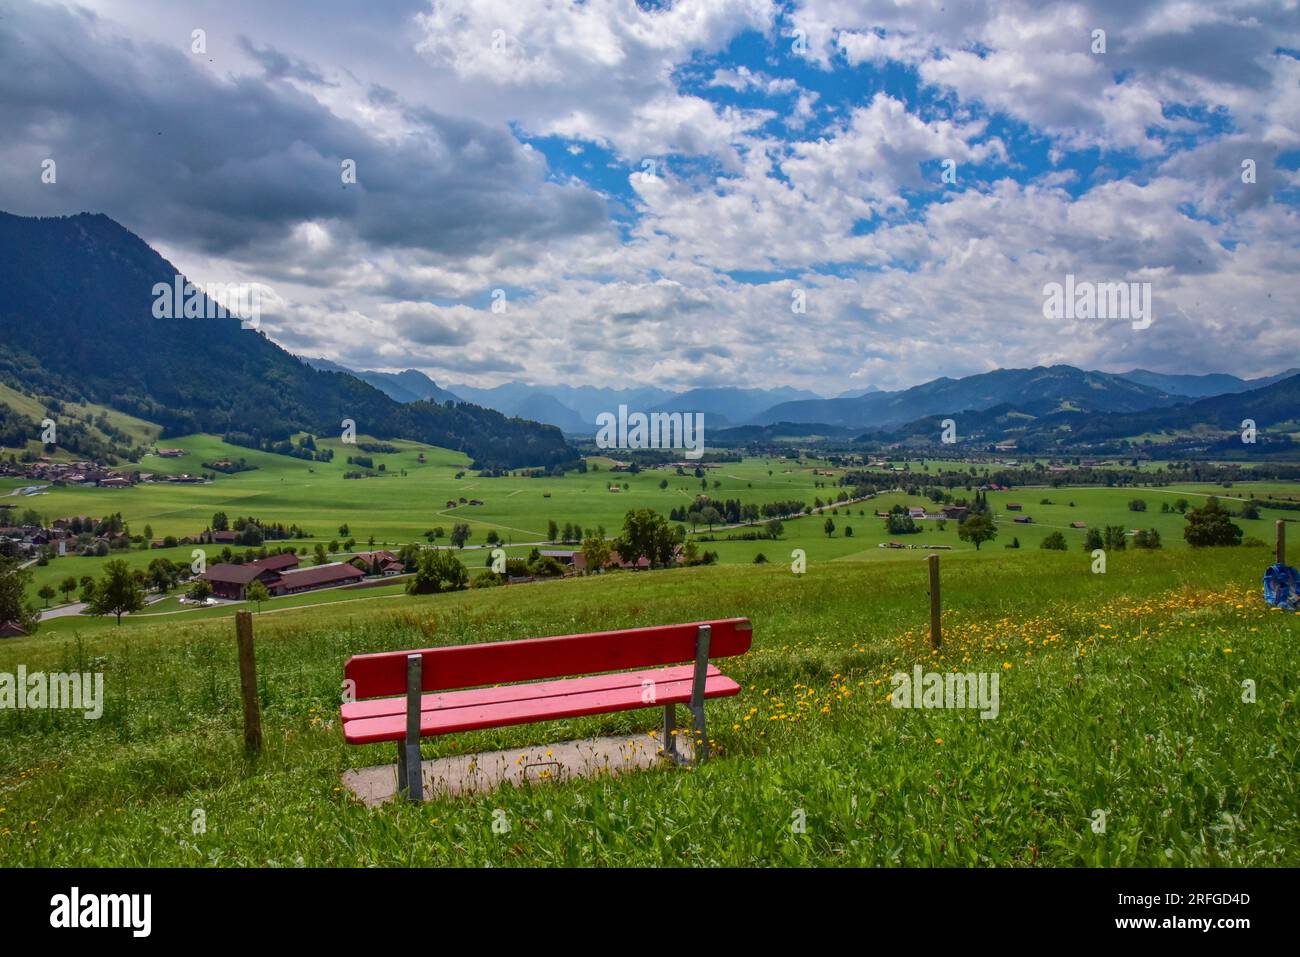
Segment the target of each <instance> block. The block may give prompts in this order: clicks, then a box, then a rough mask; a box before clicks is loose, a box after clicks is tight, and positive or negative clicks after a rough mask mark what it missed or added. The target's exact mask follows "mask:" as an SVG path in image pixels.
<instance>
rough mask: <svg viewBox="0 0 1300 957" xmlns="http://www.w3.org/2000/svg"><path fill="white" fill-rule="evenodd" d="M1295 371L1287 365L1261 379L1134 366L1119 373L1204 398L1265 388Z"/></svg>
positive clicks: (1161, 389) (1173, 393) (1299, 371)
mask: <svg viewBox="0 0 1300 957" xmlns="http://www.w3.org/2000/svg"><path fill="white" fill-rule="evenodd" d="M1296 373H1300V369H1288V370H1286V371H1285V372H1279V373H1278V374H1277V375H1270V376H1262V377H1261V378H1258V379H1241V378H1238V377H1237V376H1235V375H1228V374H1226V373H1221V372H1220V373H1210V374H1209V375H1166V374H1165V373H1162V372H1148V371H1147V370H1146V369H1134V370H1133V371H1132V372H1120V373H1118V375H1120V376H1121V377H1122V378H1125V379H1128V380H1129V381H1130V382H1137V383H1139V384H1140V385H1146V386H1150V387H1151V388H1153V389H1159V390H1160V391H1162V392H1168V393H1169V394H1170V395H1182V396H1188V397H1189V398H1193V399H1201V398H1205V397H1207V396H1212V395H1229V394H1232V393H1235V392H1248V391H1250V390H1252V389H1262V388H1264V386H1268V385H1272V384H1273V383H1274V382H1281V381H1282V380H1283V379H1287V378H1290V377H1291V376H1293V375H1295V374H1296Z"/></svg>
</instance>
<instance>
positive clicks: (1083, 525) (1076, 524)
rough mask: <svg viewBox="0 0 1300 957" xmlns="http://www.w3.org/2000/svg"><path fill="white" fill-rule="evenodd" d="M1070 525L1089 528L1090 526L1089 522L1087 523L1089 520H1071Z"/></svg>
mask: <svg viewBox="0 0 1300 957" xmlns="http://www.w3.org/2000/svg"><path fill="white" fill-rule="evenodd" d="M1070 527H1071V528H1087V527H1088V523H1087V522H1071V523H1070Z"/></svg>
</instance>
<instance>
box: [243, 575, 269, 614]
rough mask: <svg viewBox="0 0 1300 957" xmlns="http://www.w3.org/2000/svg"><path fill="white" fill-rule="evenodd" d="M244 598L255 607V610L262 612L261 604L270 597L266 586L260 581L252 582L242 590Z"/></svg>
mask: <svg viewBox="0 0 1300 957" xmlns="http://www.w3.org/2000/svg"><path fill="white" fill-rule="evenodd" d="M244 597H245V598H246V599H248V600H249V601H251V602H253V603H254V604H255V605H257V610H258V611H261V610H262V602H264V601H268V600H269V599H270V597H271V593H270V591H268V590H267V587H266V585H264V584H263V583H262V582H260V581H256V580H254V581H253V583H252V584H250V585H249V586H248V587H247V588H245V589H244Z"/></svg>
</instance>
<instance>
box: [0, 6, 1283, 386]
mask: <svg viewBox="0 0 1300 957" xmlns="http://www.w3.org/2000/svg"><path fill="white" fill-rule="evenodd" d="M5 8H6V10H5V17H4V19H3V20H0V122H3V123H4V126H5V128H6V130H8V131H10V133H9V135H7V137H6V139H5V141H4V142H3V143H0V170H3V172H4V173H5V175H4V176H3V178H0V209H5V210H8V211H11V212H16V213H22V214H26V215H62V214H69V213H75V212H79V211H81V210H92V211H96V212H105V213H107V214H108V215H110V216H113V217H114V218H116V219H118V220H119V221H121V222H122V223H123V224H124V225H126V226H128V227H129V228H131V229H133V230H135V231H136V232H138V233H139V234H140V235H141V236H142V237H143V238H144V239H145V240H146V241H148V242H150V243H151V244H152V245H154V246H155V247H156V248H158V249H159V250H160V251H161V252H163V254H164V255H166V256H167V257H168V258H169V259H171V261H172V262H174V263H175V264H176V265H177V267H178V268H179V269H181V270H182V271H184V272H185V273H186V274H187V275H189V276H191V277H192V278H195V279H197V280H199V281H206V282H256V283H258V284H260V288H263V289H264V290H265V292H266V299H265V301H266V302H267V303H268V305H266V306H265V307H264V308H263V310H262V313H263V329H264V330H265V331H266V332H267V333H268V334H269V335H271V336H272V337H273V338H275V339H276V340H277V341H279V342H281V344H283V345H285V346H286V348H290V349H292V350H293V351H296V352H299V353H301V354H306V355H312V356H318V355H319V356H324V357H327V358H331V359H334V360H336V361H339V362H343V363H345V364H348V365H352V366H354V367H357V368H377V369H390V370H400V369H403V368H408V367H413V368H418V369H421V370H423V371H425V372H427V373H428V374H430V375H431V376H433V377H434V378H435V379H437V380H438V381H440V382H449V381H450V382H466V383H470V384H473V385H480V386H487V385H493V384H497V383H499V382H502V381H506V380H509V379H521V380H526V381H533V382H570V383H574V384H582V383H591V384H596V385H620V384H629V383H632V382H635V383H651V384H654V385H658V386H661V387H664V388H669V389H679V390H684V389H688V388H692V387H696V386H704V385H719V384H735V385H744V386H772V385H791V386H797V387H801V388H806V389H812V390H815V391H818V392H821V393H823V394H837V393H840V392H843V391H846V390H859V389H861V390H865V389H866V388H868V387H870V386H876V387H881V388H898V387H904V386H907V385H911V384H914V383H917V382H920V381H924V380H927V379H930V378H934V377H936V376H940V375H954V376H955V375H962V374H969V373H973V372H981V371H986V370H988V369H992V368H996V367H998V366H1031V365H1036V364H1046V363H1052V362H1068V363H1072V364H1075V365H1079V366H1083V367H1087V368H1100V369H1105V370H1109V371H1121V370H1127V369H1130V368H1134V367H1146V368H1151V369H1156V370H1158V371H1165V372H1209V371H1228V372H1234V373H1238V374H1242V375H1254V374H1261V373H1270V372H1274V371H1278V370H1280V369H1282V368H1285V367H1287V366H1290V365H1294V364H1295V356H1296V349H1295V345H1294V343H1295V340H1296V332H1297V316H1296V305H1295V303H1296V301H1297V296H1296V292H1297V291H1298V290H1297V280H1296V278H1295V277H1296V275H1297V266H1300V261H1297V260H1298V259H1300V254H1298V252H1297V250H1298V249H1300V230H1298V222H1300V221H1298V219H1297V215H1298V210H1297V206H1298V204H1300V107H1298V104H1300V95H1297V94H1300V58H1298V57H1297V51H1298V50H1300V17H1297V16H1296V9H1295V5H1294V3H1254V2H1235V0H1228V2H1223V3H1214V4H1209V3H1206V4H1195V3H1183V2H1172V0H1168V2H1167V0H1131V2H1124V3H1119V2H1116V0H1092V2H1083V3H1062V4H1039V3H1027V2H1026V3H1019V2H1005V3H998V4H993V3H983V2H973V3H969V4H962V5H951V4H950V3H948V2H946V0H934V2H929V0H920V2H917V3H913V4H908V5H898V4H895V3H893V2H876V0H793V2H784V3H773V2H770V0H688V2H681V0H679V2H676V3H660V4H654V5H650V4H642V5H640V6H638V5H636V4H634V3H632V2H631V0H587V2H582V3H576V2H569V0H554V2H551V3H547V4H542V3H537V4H522V5H521V4H519V3H517V2H514V0H509V2H508V0H476V2H469V0H419V2H417V0H389V2H385V3H378V4H372V5H369V6H368V7H365V8H358V7H357V5H356V4H352V3H347V2H344V0H322V2H319V3H314V4H307V3H276V4H266V3H259V2H252V0H224V2H207V0H198V2H162V0H133V2H129V3H128V2H119V0H89V2H86V3H84V4H82V5H69V4H64V3H61V2H52V0H51V2H39V3H38V2H10V3H7V4H6V5H5ZM1099 30H1100V31H1104V44H1103V45H1101V46H1099V43H1098V33H1097V31H1099ZM200 34H201V36H202V42H201V43H197V42H196V39H195V38H196V37H198V36H199V35H200ZM199 46H201V47H202V49H201V50H200V49H198V48H197V47H199ZM48 158H53V159H56V160H57V161H58V163H59V177H58V181H57V183H42V182H41V181H40V179H39V170H40V164H41V162H42V161H43V160H45V159H48ZM345 159H352V160H354V161H355V162H356V164H357V169H358V183H356V184H355V185H352V186H349V187H348V189H346V190H344V189H341V188H340V183H339V180H338V170H339V164H340V163H341V162H342V161H343V160H345ZM1244 163H1245V164H1250V165H1251V166H1252V167H1253V171H1254V172H1253V181H1251V182H1247V181H1244V180H1245V179H1246V177H1244V176H1243V164H1244ZM945 169H950V170H951V171H953V173H955V177H953V181H951V182H946V181H945V180H944V178H943V173H944V170H945ZM1067 274H1073V275H1075V276H1076V277H1078V278H1079V279H1081V280H1093V281H1098V282H1119V281H1133V282H1138V281H1141V282H1150V283H1151V284H1152V289H1153V300H1154V303H1155V314H1154V321H1153V322H1152V325H1151V326H1150V328H1147V329H1143V330H1134V329H1133V328H1132V326H1131V324H1130V323H1127V322H1101V321H1091V322H1088V321H1082V322H1081V321H1074V320H1067V321H1062V320H1052V319H1048V318H1046V317H1044V315H1043V312H1042V302H1043V292H1042V289H1043V286H1044V284H1045V283H1049V282H1059V281H1062V280H1063V279H1064V277H1065V276H1066V275H1067ZM496 290H499V291H500V292H499V293H497V298H498V299H500V298H502V297H504V302H505V304H506V306H507V308H506V310H505V311H504V312H494V311H493V310H492V308H491V307H492V303H493V301H494V297H493V294H494V291H496ZM795 302H799V303H801V304H802V306H803V308H802V309H797V308H793V306H792V304H793V303H795Z"/></svg>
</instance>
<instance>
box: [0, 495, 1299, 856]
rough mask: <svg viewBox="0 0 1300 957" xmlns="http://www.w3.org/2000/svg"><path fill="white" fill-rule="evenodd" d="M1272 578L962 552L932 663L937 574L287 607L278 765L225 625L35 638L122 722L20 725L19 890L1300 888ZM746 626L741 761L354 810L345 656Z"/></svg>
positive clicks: (271, 628) (259, 626) (1282, 628)
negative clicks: (107, 876)
mask: <svg viewBox="0 0 1300 957" xmlns="http://www.w3.org/2000/svg"><path fill="white" fill-rule="evenodd" d="M1078 507H1082V506H1078ZM987 548H988V546H986V549H987ZM1270 555H1271V553H1270V551H1269V549H1268V548H1265V547H1239V548H1226V549H1206V550H1200V551H1196V552H1193V551H1191V550H1190V549H1177V548H1168V549H1165V550H1162V551H1156V552H1136V551H1127V552H1121V553H1117V554H1114V555H1112V556H1111V557H1110V561H1109V568H1108V571H1107V573H1106V574H1104V575H1094V574H1091V573H1090V572H1089V570H1088V567H1087V565H1086V563H1084V562H1083V561H1082V560H1081V559H1082V557H1083V555H1082V552H1081V551H1080V552H1078V553H1075V552H1071V553H1056V552H1047V551H1039V550H1033V551H1019V552H1017V551H1014V550H1005V549H997V550H996V552H995V555H993V556H992V559H990V558H989V557H977V556H975V555H974V554H973V553H970V554H966V555H954V556H951V557H945V558H944V559H943V561H942V567H943V597H944V618H943V627H944V636H945V640H944V644H943V646H942V648H941V649H939V650H937V651H936V650H933V649H931V648H930V646H929V643H928V640H927V637H926V626H927V620H928V603H927V598H926V584H925V580H926V569H925V562H924V560H923V553H913V554H908V553H904V554H903V555H901V556H899V557H898V559H897V560H895V561H890V562H871V563H868V562H863V561H858V560H854V559H852V558H848V557H845V558H843V559H842V560H835V561H826V562H819V561H810V562H809V566H808V571H807V573H806V574H804V575H802V576H799V575H794V574H792V573H791V571H790V570H789V568H788V567H786V566H783V565H776V564H773V565H764V566H753V565H719V566H713V567H697V568H690V569H681V570H668V571H656V572H648V573H625V572H624V573H620V572H615V573H610V574H606V575H602V576H594V577H589V578H579V579H567V580H563V581H557V582H551V583H546V584H539V585H527V586H519V587H511V588H507V589H504V590H502V589H488V590H473V591H465V592H458V593H453V594H444V595H432V596H421V597H410V598H397V599H384V598H376V599H375V600H370V601H361V602H355V603H338V604H330V605H317V606H315V607H301V608H296V609H291V608H286V609H284V610H282V611H278V612H263V613H262V614H261V615H259V616H257V617H256V618H255V629H256V637H257V653H258V669H259V682H258V691H259V698H260V701H261V707H262V714H263V725H264V734H265V742H266V743H265V748H264V751H263V753H262V754H261V755H260V756H257V757H246V756H245V755H244V753H243V749H242V735H241V730H240V728H241V724H240V710H239V693H238V671H237V664H236V654H235V643H234V639H233V627H232V624H231V622H230V621H229V619H228V617H226V618H217V619H215V620H210V621H205V620H198V619H184V618H182V617H180V616H177V617H174V618H172V619H169V620H155V621H153V622H147V621H145V620H144V619H143V618H141V619H140V620H138V621H136V622H134V623H133V624H132V625H131V626H130V627H126V626H124V627H123V628H121V629H102V630H98V631H93V632H82V633H77V634H71V633H63V632H56V633H52V634H44V633H42V634H38V635H36V636H33V637H31V638H28V639H17V640H10V641H7V642H4V643H0V672H11V673H12V672H13V671H14V670H15V669H16V668H17V667H18V666H19V665H20V664H21V665H24V666H25V667H26V668H27V669H29V671H30V670H36V669H48V670H57V671H73V670H88V671H90V670H93V671H102V673H103V674H104V679H105V698H106V704H105V708H104V713H103V716H102V718H100V719H99V720H85V719H84V718H83V717H81V716H80V715H79V714H75V713H69V712H58V711H54V712H52V711H48V710H47V711H14V710H7V711H0V740H3V742H4V745H3V747H0V866H49V865H73V864H75V865H140V866H161V865H181V866H187V865H193V866H200V865H217V866H223V865H230V866H233V865H247V866H345V867H358V866H374V865H430V864H432V865H463V866H484V865H492V866H516V865H645V866H667V867H671V866H705V865H812V866H852V865H880V866H893V865H903V866H918V865H952V866H1045V865H1063V866H1101V865H1137V866H1154V867H1165V866H1168V867H1182V866H1221V865H1242V866H1273V865H1289V866H1295V865H1297V864H1300V820H1297V810H1298V809H1300V773H1297V772H1298V771H1300V767H1298V766H1297V763H1298V761H1300V759H1298V758H1297V755H1300V723H1297V722H1296V720H1295V713H1296V707H1297V705H1298V704H1300V676H1298V675H1297V672H1296V669H1295V666H1294V661H1295V653H1294V651H1295V642H1296V639H1297V620H1296V617H1295V616H1294V615H1290V614H1286V613H1282V612H1276V611H1270V610H1268V609H1267V608H1266V607H1265V606H1264V604H1263V601H1262V599H1261V596H1260V588H1259V575H1260V573H1261V572H1262V570H1263V568H1264V567H1265V566H1266V565H1267V563H1268V562H1269V561H1270ZM733 615H745V616H748V617H750V618H751V619H752V620H753V622H754V647H753V648H752V650H751V651H750V652H749V653H748V654H747V655H744V656H742V657H739V658H732V659H726V660H724V661H721V662H720V665H721V667H722V670H723V671H724V672H725V673H727V674H730V675H732V676H733V677H735V678H736V679H737V681H739V683H740V684H741V686H742V688H743V691H742V693H741V694H740V695H739V696H737V697H735V698H728V699H723V700H719V701H714V702H710V704H709V706H708V715H709V722H710V724H709V737H710V738H711V739H712V741H713V743H714V747H715V749H716V754H715V756H714V757H713V758H712V759H711V760H710V761H708V762H706V763H705V764H704V765H703V766H702V767H700V768H698V769H696V770H689V769H679V768H675V767H668V766H665V767H663V768H662V769H656V770H650V771H646V772H639V773H632V774H628V775H624V776H621V777H615V778H610V777H601V778H595V779H590V780H577V781H570V782H566V783H555V782H538V783H533V784H529V785H525V786H523V787H521V788H519V789H514V788H507V789H505V790H504V791H501V792H497V793H495V794H491V795H484V796H478V797H472V798H459V799H448V798H438V799H436V800H433V801H430V802H428V803H426V804H424V805H421V806H414V805H409V804H406V803H394V804H389V805H385V806H382V807H379V808H376V809H367V808H366V807H364V806H362V805H360V804H359V803H357V802H356V801H354V800H353V799H352V798H351V797H350V796H349V794H348V792H346V791H345V790H344V789H343V788H342V786H341V781H340V775H341V773H342V772H343V771H344V770H345V769H347V768H352V767H363V766H367V765H376V764H384V763H388V762H391V761H392V759H393V756H392V748H391V747H386V746H378V745H375V746H367V747H361V748H357V747H349V746H347V745H346V744H345V743H344V742H343V740H342V735H341V731H340V729H339V726H338V720H337V715H338V704H339V689H340V681H341V675H342V665H343V662H344V661H345V660H346V658H347V657H348V656H349V655H352V654H356V653H361V652H371V651H380V650H399V649H408V648H416V647H428V646H434V645H445V644H454V643H461V642H469V641H495V640H503V639H515V638H527V637H536V636H540V635H547V634H566V633H571V632H575V631H587V630H594V629H604V628H619V627H629V626H634V625H646V624H651V623H663V622H674V621H691V620H699V619H708V618H716V617H727V616H733ZM916 664H920V665H921V666H922V667H923V668H925V669H927V670H936V671H941V672H946V671H950V670H953V669H956V670H960V671H974V672H984V673H996V674H997V675H998V676H999V678H1000V693H999V699H1000V705H999V711H998V715H997V717H996V718H992V719H984V718H981V717H980V716H979V714H978V713H977V712H976V711H974V710H957V709H954V710H933V709H932V710H912V709H899V708H895V707H893V705H892V703H891V701H890V700H889V698H888V696H889V695H890V694H891V689H892V681H891V677H892V675H893V674H894V673H895V672H898V671H905V672H910V671H911V669H912V668H913V666H914V665H916ZM1248 690H1249V693H1248ZM659 717H660V716H659V713H658V712H657V711H655V710H646V711H635V712H626V713H623V714H618V715H606V716H599V717H589V718H584V719H579V720H573V721H567V722H555V723H550V724H544V725H529V726H520V727H514V728H504V729H495V730H490V731H481V732H475V733H472V734H464V735H456V736H449V737H444V738H435V739H428V740H426V742H425V744H424V753H425V756H426V757H435V756H440V755H449V754H456V753H465V752H475V751H480V750H484V749H493V748H498V747H512V746H521V745H526V744H540V743H544V742H548V741H556V740H562V739H567V738H573V737H579V736H584V735H590V734H617V735H626V736H627V737H628V738H629V740H632V739H636V740H641V741H644V742H647V743H648V744H649V745H650V746H652V747H655V746H657V744H658V741H657V738H656V737H655V735H656V734H657V726H658V722H659ZM200 820H201V821H202V822H203V827H202V828H196V826H195V822H196V821H200ZM494 820H496V821H501V820H504V821H505V822H506V823H507V824H508V830H506V831H502V830H501V829H500V828H499V827H498V828H497V829H495V830H494V828H493V826H492V825H493V822H494Z"/></svg>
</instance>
